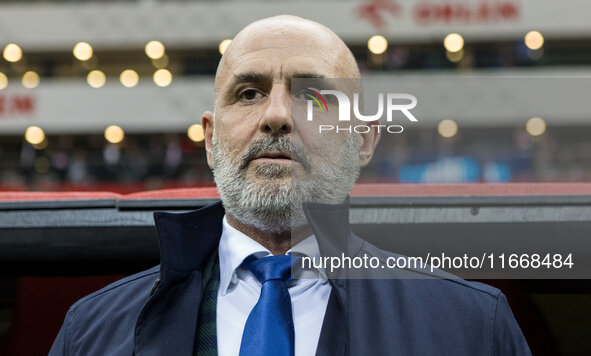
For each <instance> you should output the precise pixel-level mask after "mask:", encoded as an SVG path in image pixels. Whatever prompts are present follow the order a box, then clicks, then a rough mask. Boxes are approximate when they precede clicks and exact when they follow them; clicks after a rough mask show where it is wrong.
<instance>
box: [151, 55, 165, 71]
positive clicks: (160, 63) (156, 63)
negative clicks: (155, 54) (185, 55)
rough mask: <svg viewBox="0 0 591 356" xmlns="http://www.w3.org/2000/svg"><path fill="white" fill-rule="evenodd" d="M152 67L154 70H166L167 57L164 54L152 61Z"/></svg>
mask: <svg viewBox="0 0 591 356" xmlns="http://www.w3.org/2000/svg"><path fill="white" fill-rule="evenodd" d="M152 65H153V66H154V67H156V68H166V66H168V56H167V55H166V54H165V55H163V56H162V57H160V58H158V59H152Z"/></svg>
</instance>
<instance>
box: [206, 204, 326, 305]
mask: <svg viewBox="0 0 591 356" xmlns="http://www.w3.org/2000/svg"><path fill="white" fill-rule="evenodd" d="M218 252H219V260H220V287H219V288H220V293H221V295H226V293H228V289H229V288H230V287H231V285H232V284H233V283H236V282H237V279H238V277H237V275H236V269H238V267H240V265H241V264H242V262H243V261H244V259H246V258H247V257H248V256H250V255H255V256H256V257H257V258H262V257H266V256H269V255H271V252H270V251H269V250H267V249H266V248H265V247H264V246H263V245H261V244H259V243H258V242H256V241H255V240H253V239H252V238H250V237H248V236H247V235H245V234H244V233H242V232H241V231H239V230H237V229H236V228H234V227H233V226H231V225H230V223H228V219H227V218H226V215H224V218H223V221H222V236H221V239H220V245H219V247H218ZM293 252H297V253H298V254H302V255H305V256H309V257H312V258H313V260H314V258H316V259H317V258H319V257H320V250H319V248H318V242H317V241H316V238H315V237H314V235H311V236H309V237H307V238H306V239H304V240H303V241H301V242H300V243H298V244H297V245H296V246H294V247H293V248H292V249H290V250H289V251H287V254H288V255H290V254H291V253H293ZM319 274H320V278H321V279H323V280H325V279H326V275H325V273H324V271H322V270H320V273H319Z"/></svg>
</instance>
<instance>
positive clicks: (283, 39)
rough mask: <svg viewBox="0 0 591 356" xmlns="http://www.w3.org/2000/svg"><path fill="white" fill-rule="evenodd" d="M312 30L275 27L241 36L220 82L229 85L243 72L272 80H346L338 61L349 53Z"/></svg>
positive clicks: (340, 63)
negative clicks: (302, 75)
mask: <svg viewBox="0 0 591 356" xmlns="http://www.w3.org/2000/svg"><path fill="white" fill-rule="evenodd" d="M313 30H314V28H313V27H307V28H306V27H304V28H297V27H296V28H294V27H283V28H282V27H275V28H273V29H266V30H265V29H255V30H253V31H248V32H246V33H242V34H240V35H239V36H237V38H236V39H235V43H233V44H232V46H231V53H229V54H230V55H229V56H228V58H225V60H224V64H223V68H222V70H221V72H220V78H219V79H220V80H222V81H227V80H229V79H231V78H232V77H235V76H239V75H240V74H242V73H244V72H259V73H262V74H265V75H271V76H272V77H273V80H282V79H287V78H291V77H293V76H294V75H297V74H298V73H313V74H316V75H318V76H324V77H340V76H344V75H345V74H346V73H345V71H344V70H342V67H343V63H342V61H339V58H340V57H342V55H343V52H344V51H345V50H346V48H343V47H344V44H342V42H340V41H335V38H334V37H335V36H332V35H331V34H329V33H326V32H323V31H322V29H321V28H320V29H316V31H313ZM337 40H338V38H337ZM220 84H222V83H220ZM222 85H223V84H222Z"/></svg>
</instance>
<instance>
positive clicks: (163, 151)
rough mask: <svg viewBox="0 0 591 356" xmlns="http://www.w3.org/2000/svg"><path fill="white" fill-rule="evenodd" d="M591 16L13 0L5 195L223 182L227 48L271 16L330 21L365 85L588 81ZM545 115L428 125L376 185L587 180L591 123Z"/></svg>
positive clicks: (386, 151) (3, 141)
mask: <svg viewBox="0 0 591 356" xmlns="http://www.w3.org/2000/svg"><path fill="white" fill-rule="evenodd" d="M589 11H591V5H590V4H589V3H588V2H587V1H584V0H569V1H565V2H561V5H560V6H556V3H555V2H552V1H536V0H494V1H491V0H457V1H456V0H447V1H443V0H441V1H439V0H420V1H412V0H398V1H394V0H384V1H360V0H349V1H320V2H317V1H315V2H308V1H303V0H302V1H280V2H269V1H248V2H237V1H222V2H213V1H176V2H164V1H146V0H144V1H18V2H16V1H14V2H12V1H1V2H0V26H1V27H0V28H1V32H0V47H2V48H3V58H2V59H0V189H2V190H97V189H99V190H110V191H117V192H130V191H138V190H145V189H156V188H169V187H186V186H209V185H212V175H211V173H210V170H209V169H208V168H207V164H206V162H205V155H204V149H203V143H202V139H203V138H202V132H201V128H200V126H199V123H200V121H201V113H202V112H203V111H204V110H208V109H212V107H213V105H212V97H213V94H212V83H213V76H214V74H215V70H216V65H217V62H218V61H219V59H220V56H221V52H223V50H224V48H225V46H227V44H228V43H229V41H230V39H231V38H232V36H233V35H234V34H235V33H236V32H237V31H238V30H239V29H240V28H242V27H243V26H244V25H245V24H247V23H249V22H251V21H253V20H255V19H258V18H262V17H266V16H270V15H274V14H280V13H289V14H297V15H301V16H304V17H307V18H310V19H313V20H317V21H319V22H321V23H323V24H326V25H327V26H328V27H330V28H332V29H333V30H335V32H336V33H337V34H339V35H340V36H341V37H342V38H343V39H344V40H345V42H346V43H347V44H348V45H349V46H350V47H351V49H352V50H353V53H354V55H355V57H356V58H357V60H358V62H359V65H360V67H361V69H362V71H363V75H364V76H366V77H368V76H369V77H372V78H378V79H380V80H382V81H384V80H387V81H390V82H392V83H397V80H399V78H401V77H404V76H412V77H413V78H419V79H420V78H423V79H425V80H428V79H429V78H431V77H433V76H438V75H446V76H451V77H458V78H461V77H462V76H466V75H469V76H479V75H487V76H491V77H493V78H494V77H497V76H498V77H501V76H507V75H509V76H512V77H521V78H528V77H539V76H541V75H544V76H554V77H564V76H571V77H572V76H575V77H588V76H589V74H591V70H590V69H589V65H590V64H591V46H590V44H591V23H590V22H589V21H588V18H587V16H586V15H587V14H588V13H589ZM328 14H330V16H329V15H328ZM2 48H0V50H2ZM449 90H450V91H452V92H457V93H461V92H462V90H464V91H465V90H466V89H462V87H461V86H458V87H455V88H449ZM518 90H519V89H518V88H515V89H513V91H514V92H511V89H509V93H505V94H507V95H508V96H518V95H519V94H520V93H519V92H518ZM419 99H420V98H419ZM467 103H468V104H470V101H467ZM474 105H477V104H474ZM567 111H568V110H567ZM536 113H537V115H536V116H535V117H529V116H527V115H524V114H520V113H518V112H517V113H516V114H515V115H514V116H513V117H512V119H510V120H497V119H496V118H495V113H494V112H483V113H481V114H480V115H475V116H473V117H471V118H467V119H466V118H463V119H460V118H454V117H445V118H437V117H422V118H421V122H420V125H417V126H416V127H413V128H412V129H408V130H407V131H406V132H405V133H404V134H403V135H397V137H396V138H389V139H388V140H383V142H382V144H381V145H380V147H379V150H378V152H377V154H376V158H375V159H374V161H373V163H372V165H371V166H370V167H369V168H368V169H367V170H366V171H365V173H364V175H363V180H364V181H372V182H375V181H385V182H413V183H424V182H429V183H438V182H439V183H441V182H444V183H469V182H549V181H554V182H569V181H588V180H589V179H590V178H591V141H589V139H588V137H589V136H590V134H591V117H589V116H588V115H587V116H585V115H584V114H583V115H581V113H577V112H565V113H564V114H563V115H556V114H555V113H553V112H546V111H544V110H543V109H541V110H539V111H537V112H536ZM587 114H588V113H587ZM425 172H428V173H425Z"/></svg>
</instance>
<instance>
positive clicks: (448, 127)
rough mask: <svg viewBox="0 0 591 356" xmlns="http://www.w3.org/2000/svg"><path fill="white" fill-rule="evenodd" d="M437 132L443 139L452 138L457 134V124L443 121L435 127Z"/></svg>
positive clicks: (451, 121)
mask: <svg viewBox="0 0 591 356" xmlns="http://www.w3.org/2000/svg"><path fill="white" fill-rule="evenodd" d="M437 132H439V134H440V135H441V136H443V137H447V138H449V137H454V136H455V135H456V134H457V133H458V124H456V122H455V121H453V120H443V121H441V122H440V123H439V125H437Z"/></svg>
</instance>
